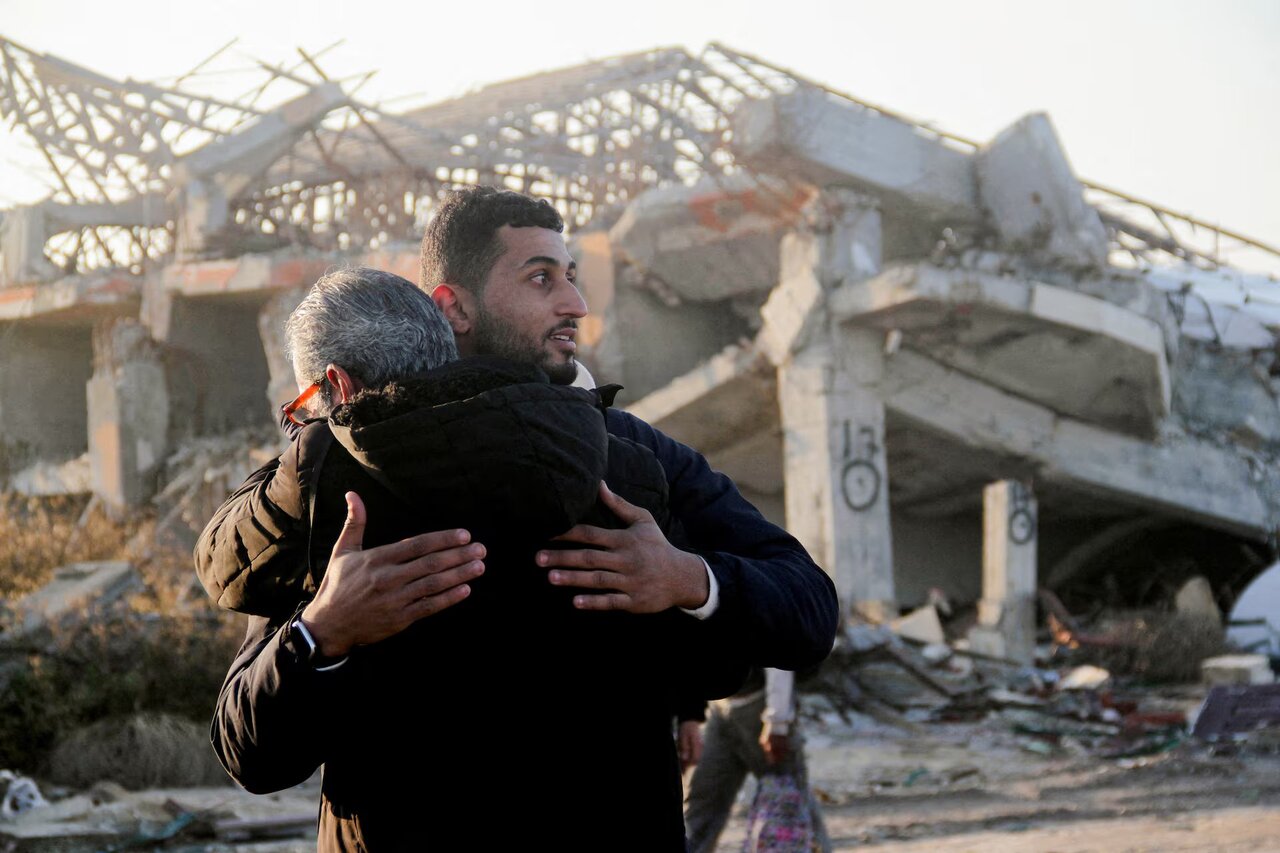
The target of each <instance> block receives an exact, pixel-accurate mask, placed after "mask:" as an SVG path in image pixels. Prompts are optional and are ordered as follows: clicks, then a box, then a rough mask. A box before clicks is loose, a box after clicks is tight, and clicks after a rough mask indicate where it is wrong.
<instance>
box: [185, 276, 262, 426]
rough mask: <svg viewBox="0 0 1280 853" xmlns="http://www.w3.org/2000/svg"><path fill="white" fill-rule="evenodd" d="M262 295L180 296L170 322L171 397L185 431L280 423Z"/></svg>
mask: <svg viewBox="0 0 1280 853" xmlns="http://www.w3.org/2000/svg"><path fill="white" fill-rule="evenodd" d="M261 305H262V297H261V295H257V297H256V298H254V299H252V300H249V299H235V298H217V297H211V298H205V299H190V298H185V297H181V296H175V297H174V298H173V300H172V302H171V304H170V313H169V319H168V323H167V327H168V339H167V340H166V342H165V343H166V344H167V347H166V355H167V358H168V360H169V363H170V385H169V389H170V396H171V398H172V402H173V406H174V409H175V413H176V415H177V417H176V418H175V424H174V426H175V431H176V432H177V433H178V434H180V435H217V434H219V433H223V432H229V431H231V430H233V429H237V428H240V427H253V426H266V425H269V424H271V423H274V420H273V415H272V412H271V410H270V407H269V406H268V405H267V402H266V400H265V398H264V391H265V390H266V389H267V388H268V387H269V385H270V382H271V374H270V370H269V368H268V366H267V357H266V353H265V351H264V350H263V343H262V337H261V336H260V334H259V332H258V313H259V311H260V309H261Z"/></svg>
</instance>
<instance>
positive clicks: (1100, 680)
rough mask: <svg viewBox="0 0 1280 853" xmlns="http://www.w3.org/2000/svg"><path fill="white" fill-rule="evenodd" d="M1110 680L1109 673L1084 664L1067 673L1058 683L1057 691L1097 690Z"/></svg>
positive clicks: (1098, 667) (1100, 668)
mask: <svg viewBox="0 0 1280 853" xmlns="http://www.w3.org/2000/svg"><path fill="white" fill-rule="evenodd" d="M1110 680H1111V673H1110V672H1108V671H1107V670H1105V669H1103V668H1102V667H1100V666H1093V665H1091V664H1085V665H1084V666H1077V667H1076V668H1075V669H1073V670H1071V671H1070V672H1068V673H1067V674H1066V675H1064V676H1063V677H1062V680H1061V681H1059V682H1058V689H1059V690H1097V689H1098V688H1100V687H1102V685H1104V684H1106V683H1107V682H1108V681H1110Z"/></svg>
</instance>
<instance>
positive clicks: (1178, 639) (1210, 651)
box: [1097, 612, 1225, 682]
mask: <svg viewBox="0 0 1280 853" xmlns="http://www.w3.org/2000/svg"><path fill="white" fill-rule="evenodd" d="M1097 633H1103V634H1107V635H1109V636H1110V637H1112V638H1114V639H1115V640H1117V641H1118V645H1117V647H1115V648H1110V649H1101V650H1098V652H1097V658H1098V662H1099V664H1100V665H1101V666H1104V667H1106V668H1107V669H1109V670H1110V671H1112V672H1114V673H1117V674H1121V675H1131V676H1134V677H1136V678H1140V679H1142V680H1143V681H1149V682H1189V681H1198V680H1199V679H1200V663H1201V661H1203V660H1204V659H1205V658H1210V657H1213V656H1214V655H1219V654H1222V652H1223V650H1224V648H1225V640H1224V638H1223V632H1222V626H1221V624H1219V623H1218V621H1217V620H1215V619H1213V618H1212V617H1208V616H1203V615H1200V614H1195V613H1159V612H1135V613H1130V614H1123V615H1121V614H1113V615H1112V616H1110V617H1109V618H1107V619H1106V620H1105V622H1104V623H1103V625H1101V626H1100V627H1099V630H1098V631H1097Z"/></svg>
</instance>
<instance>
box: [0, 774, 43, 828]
mask: <svg viewBox="0 0 1280 853" xmlns="http://www.w3.org/2000/svg"><path fill="white" fill-rule="evenodd" d="M0 783H8V786H9V787H8V790H7V791H5V795H4V800H3V802H0V820H13V819H14V818H15V817H17V816H18V815H20V814H22V813H23V812H28V811H31V810H32V809H36V808H41V807H42V806H47V805H49V801H48V800H46V799H45V798H44V796H43V795H41V793H40V789H39V788H38V787H36V783H35V782H34V781H33V780H31V779H28V778H27V777H26V776H19V775H17V774H16V773H14V772H12V771H10V770H0Z"/></svg>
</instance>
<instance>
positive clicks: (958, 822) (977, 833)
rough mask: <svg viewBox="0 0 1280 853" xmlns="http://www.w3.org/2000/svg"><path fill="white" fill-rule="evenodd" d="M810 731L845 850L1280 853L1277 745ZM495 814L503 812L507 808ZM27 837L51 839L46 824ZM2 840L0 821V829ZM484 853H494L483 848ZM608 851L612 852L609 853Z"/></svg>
mask: <svg viewBox="0 0 1280 853" xmlns="http://www.w3.org/2000/svg"><path fill="white" fill-rule="evenodd" d="M807 732H808V738H809V744H808V748H807V750H806V752H807V755H808V759H809V773H810V779H811V783H812V785H813V787H814V789H815V793H816V795H817V797H818V798H819V799H820V801H821V802H822V804H823V805H822V808H823V815H824V819H825V821H826V825H827V828H828V831H829V833H830V835H831V838H832V841H833V846H834V848H835V849H836V850H855V849H859V850H860V849H864V848H868V849H875V850H877V851H884V853H926V851H928V853H961V851H965V853H969V852H970V851H972V853H1015V851H1016V852H1017V853H1023V851H1035V853H1089V852H1090V851H1098V853H1103V851H1105V853H1122V851H1143V852H1144V853H1147V851H1150V853H1155V851H1224V853H1225V852H1226V851H1229V852H1230V853H1236V851H1277V853H1280V752H1276V751H1274V750H1262V749H1258V748H1242V749H1218V750H1211V749H1210V748H1208V747H1207V746H1205V745H1203V744H1199V743H1196V742H1194V741H1185V742H1183V743H1181V744H1180V745H1177V746H1176V747H1174V748H1172V749H1170V750H1168V751H1165V752H1161V753H1159V754H1155V755H1148V756H1143V757H1136V758H1122V759H1115V758H1111V759H1108V758H1101V757H1099V755H1098V750H1097V749H1096V745H1094V746H1086V745H1084V744H1081V743H1074V742H1072V741H1070V740H1066V741H1064V742H1063V744H1062V745H1061V746H1059V747H1058V748H1057V749H1056V750H1055V752H1054V753H1053V754H1050V755H1043V754H1039V753H1038V752H1035V751H1032V748H1031V745H1030V744H1029V741H1028V738H1027V737H1026V736H1025V735H1019V734H1016V733H1015V732H1014V731H1013V730H1012V728H1011V727H1010V726H1008V725H1007V724H1006V722H1005V721H1003V720H1001V719H999V718H989V719H987V720H984V721H982V722H978V723H963V724H962V723H946V724H942V723H922V724H919V725H918V726H917V728H916V730H914V731H904V730H902V729H900V728H894V727H890V726H885V725H882V724H879V723H875V722H872V721H871V720H869V719H868V718H863V717H855V718H854V719H853V721H852V722H849V723H846V722H842V721H839V720H838V719H836V718H835V717H831V718H824V719H823V720H822V721H818V722H814V723H810V724H809V725H808V726H807ZM752 787H753V783H750V782H749V783H748V785H747V786H746V787H745V788H744V790H743V791H742V793H741V795H740V796H739V799H738V803H737V805H736V807H735V810H734V816H733V819H732V822H731V823H730V825H729V827H728V829H727V831H726V832H725V834H724V836H723V837H722V839H721V843H720V845H719V847H718V850H720V851H737V850H740V849H741V845H742V840H743V835H744V827H745V817H746V812H747V808H748V806H749V803H750V798H751V796H752V793H753V792H752ZM78 796H80V797H82V798H83V796H84V795H78ZM318 798H319V788H318V784H317V782H316V780H312V781H311V782H309V783H307V784H306V785H303V786H301V787H299V788H295V789H291V790H289V791H286V792H281V793H280V794H276V795H272V796H269V797H254V796H252V795H249V794H246V793H244V792H242V791H239V790H238V789H234V788H229V787H221V788H201V789H173V790H168V791H151V792H139V793H136V794H130V795H128V796H127V797H125V798H122V799H121V800H120V801H118V802H116V803H112V804H110V805H103V806H97V807H95V808H90V809H87V810H86V809H82V808H75V807H74V806H75V804H74V802H72V801H66V802H65V803H64V804H62V805H61V806H59V805H57V804H55V806H54V807H52V809H53V812H50V813H47V814H45V815H43V816H41V817H40V819H39V821H38V822H39V823H43V824H44V827H45V828H46V830H47V829H50V828H52V827H53V826H55V824H59V823H60V824H61V831H62V832H65V833H66V834H65V835H64V836H63V837H62V838H61V839H56V840H55V839H53V838H49V837H47V836H46V837H45V838H44V839H40V840H37V839H36V838H32V837H30V836H28V837H27V838H25V839H20V840H18V844H17V845H16V846H15V847H12V848H8V849H12V850H40V851H59V853H69V851H81V850H100V849H104V848H107V847H110V846H112V845H111V844H110V841H109V836H107V835H97V834H96V833H95V832H94V830H95V829H96V830H98V831H104V830H107V829H108V826H110V825H113V824H114V825H115V826H116V827H119V826H120V825H121V821H120V819H113V814H114V813H118V814H119V815H120V816H123V815H125V814H126V813H127V814H130V815H133V816H135V817H149V818H150V820H149V821H147V822H146V823H145V825H144V826H143V827H141V829H142V830H143V831H154V830H155V829H156V827H159V826H161V825H162V824H163V823H164V821H166V820H168V819H169V818H170V817H171V816H172V811H171V810H170V811H168V812H166V810H165V809H164V808H162V807H161V805H162V804H163V803H164V802H165V801H166V800H170V801H173V802H176V803H180V804H182V807H183V808H185V809H188V810H191V811H205V810H210V811H212V810H217V811H220V812H224V813H232V814H235V815H236V816H238V817H241V818H266V817H282V816H299V815H301V816H306V815H308V814H314V810H315V807H316V803H317V802H318ZM73 799H74V798H73ZM171 805H172V804H171ZM494 810H495V814H501V810H502V804H501V801H500V800H496V799H495V802H494ZM55 812H62V813H63V815H62V818H61V820H59V821H54V820H53V818H54V817H55V814H54V813H55ZM30 817H32V818H35V817H36V815H35V814H34V813H32V814H31V815H30ZM10 827H12V824H10ZM148 828H149V829H148ZM29 829H30V830H31V831H32V832H33V833H36V834H41V830H40V828H39V827H38V826H36V825H32V826H30V827H29ZM5 830H6V827H5V826H4V825H2V824H0V833H4V832H5ZM117 831H118V830H117ZM131 832H132V830H131ZM10 837H12V836H10ZM115 840H116V843H119V840H120V836H118V835H117V836H116V839H115ZM136 840H137V839H136V838H135V841H136ZM145 846H153V847H161V848H163V849H167V850H171V851H183V853H195V851H207V853H214V851H216V852H217V853H233V851H234V853H302V851H308V850H314V849H315V840H314V836H311V837H309V838H302V839H296V838H295V839H291V840H287V841H275V842H258V843H253V844H245V843H242V844H238V845H236V844H228V843H219V842H212V841H200V840H197V839H194V838H186V839H182V840H179V839H173V840H170V841H169V842H167V843H164V842H162V843H160V844H158V845H153V844H147V845H145ZM5 849H6V846H5V844H4V843H3V842H0V850H5ZM475 849H476V850H484V849H485V847H484V843H483V839H480V838H477V840H476V847H475ZM600 849H601V851H606V853H607V851H608V850H609V844H608V843H607V842H605V843H603V844H602V845H601V847H600Z"/></svg>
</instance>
